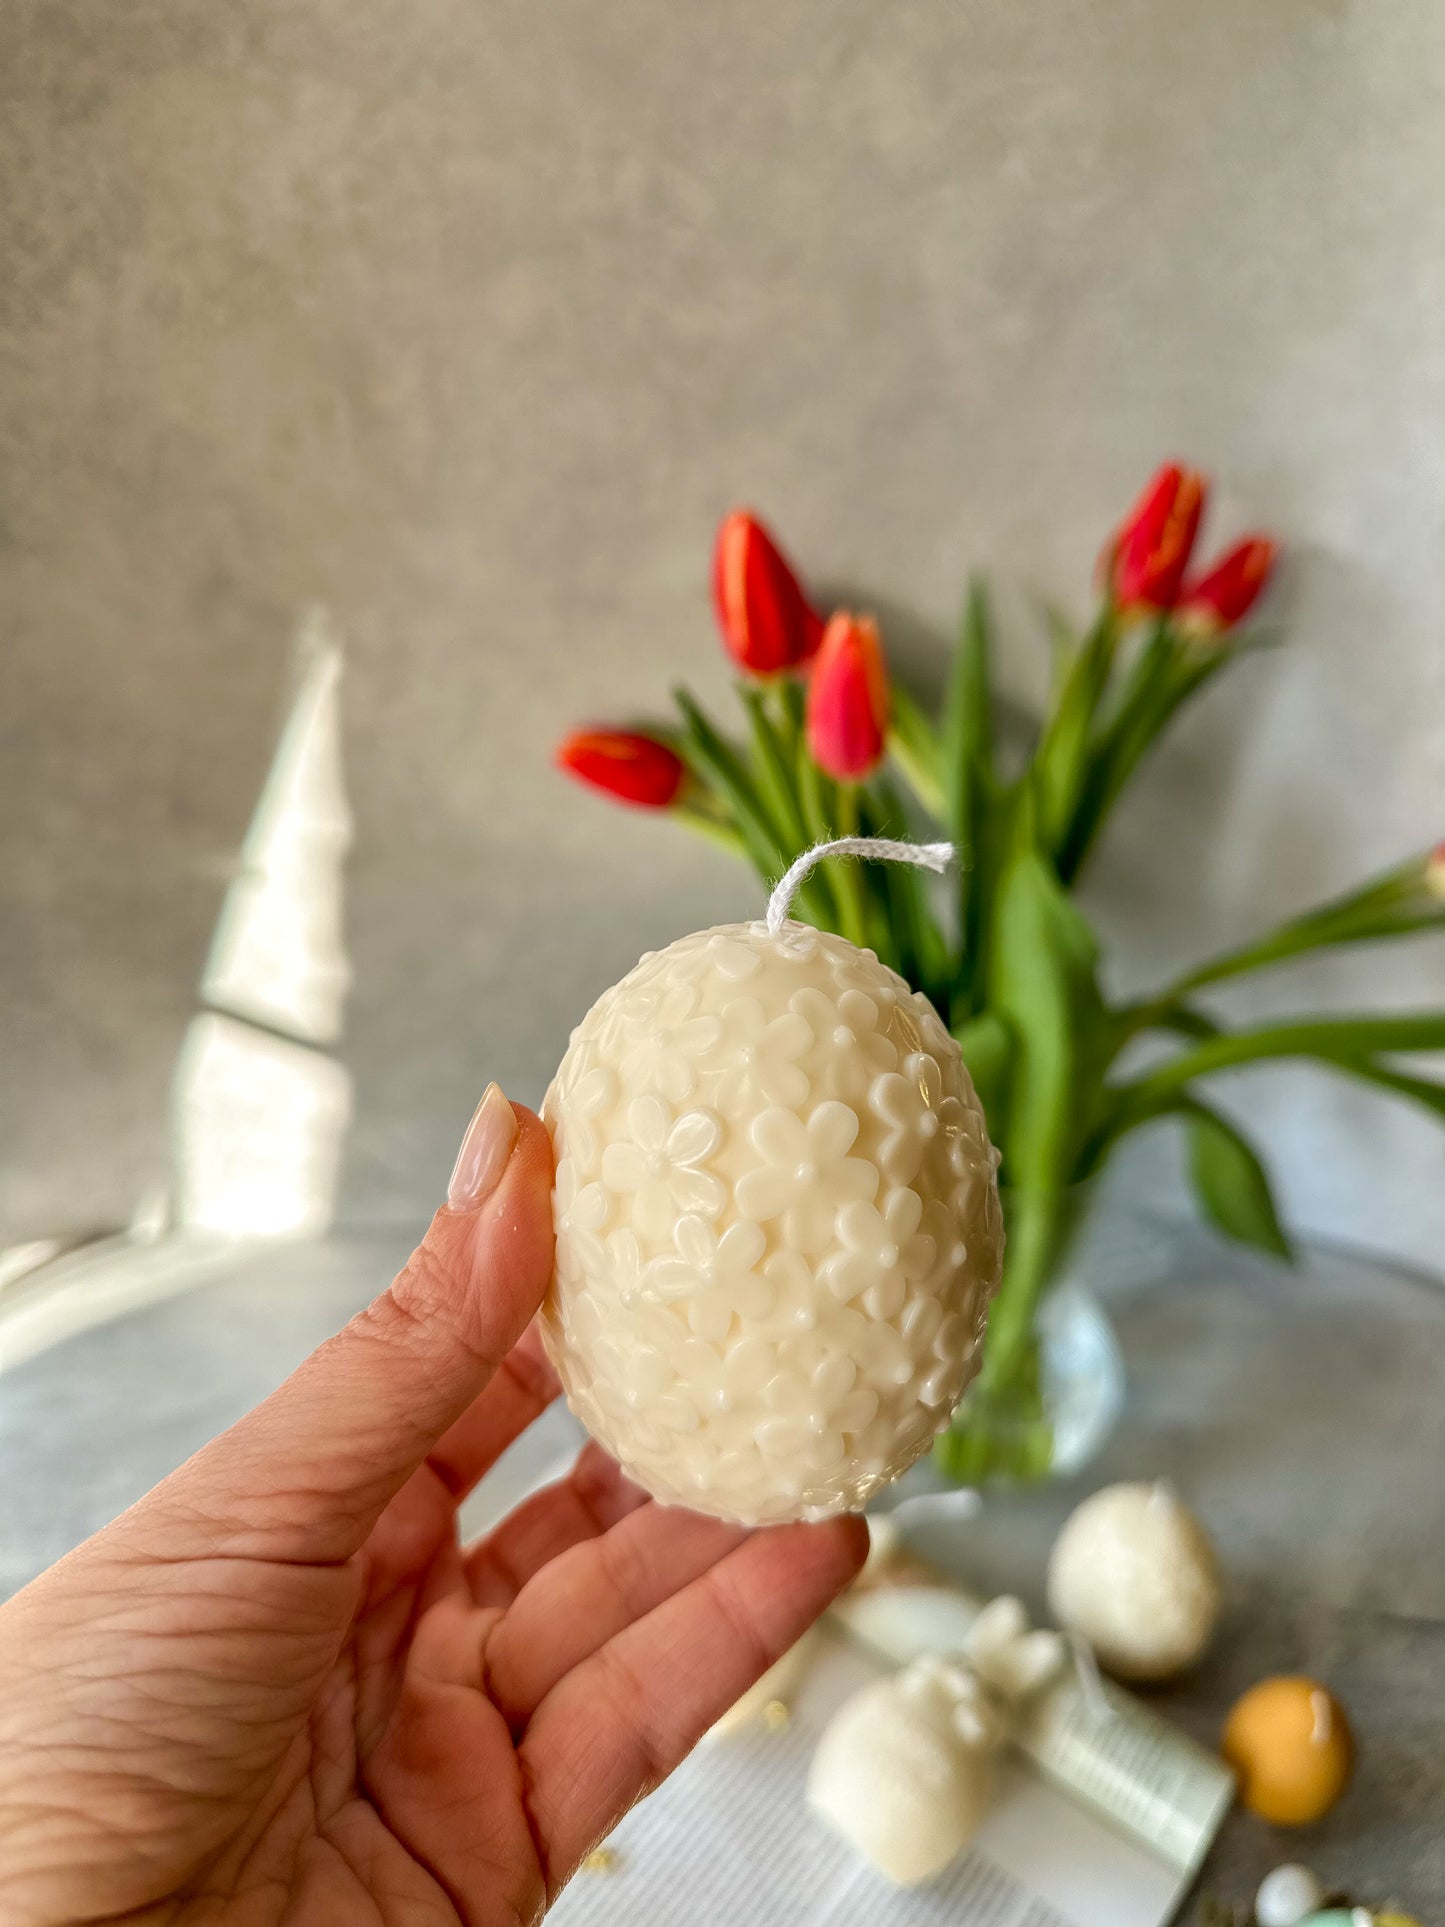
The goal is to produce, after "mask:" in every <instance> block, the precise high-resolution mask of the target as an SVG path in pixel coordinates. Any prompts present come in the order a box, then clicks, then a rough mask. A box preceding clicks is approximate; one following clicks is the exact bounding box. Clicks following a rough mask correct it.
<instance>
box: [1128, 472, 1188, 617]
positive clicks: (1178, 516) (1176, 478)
mask: <svg viewBox="0 0 1445 1927" xmlns="http://www.w3.org/2000/svg"><path fill="white" fill-rule="evenodd" d="M1206 486H1207V485H1206V483H1205V480H1204V477H1203V476H1202V475H1200V474H1199V473H1198V471H1197V470H1195V469H1192V468H1182V467H1181V466H1180V465H1179V464H1178V463H1177V462H1168V463H1166V464H1165V466H1164V467H1163V468H1161V469H1159V470H1158V471H1157V473H1156V474H1155V475H1154V477H1153V479H1152V481H1151V482H1150V483H1149V486H1148V487H1147V488H1146V489H1145V491H1144V493H1143V494H1142V495H1141V496H1140V497H1139V500H1138V501H1137V502H1136V503H1135V504H1134V507H1133V508H1132V509H1131V510H1130V512H1129V514H1128V516H1127V517H1126V518H1125V520H1124V524H1123V527H1122V528H1121V529H1120V530H1119V532H1118V534H1117V535H1116V536H1115V537H1114V539H1113V541H1112V542H1111V543H1110V545H1109V547H1108V549H1107V550H1106V551H1105V554H1104V568H1105V573H1106V575H1107V577H1108V580H1109V582H1110V584H1111V586H1112V588H1113V591H1114V599H1115V601H1116V602H1117V603H1118V605H1119V607H1120V609H1122V610H1125V611H1133V610H1150V609H1152V610H1159V609H1171V608H1173V606H1174V603H1175V601H1176V599H1177V597H1178V594H1179V585H1180V583H1181V582H1182V581H1183V579H1184V571H1185V569H1186V568H1188V566H1189V557H1190V553H1191V551H1192V550H1193V548H1194V538H1195V536H1196V535H1197V534H1198V533H1199V520H1200V517H1201V516H1202V515H1203V513H1204V498H1205V493H1206Z"/></svg>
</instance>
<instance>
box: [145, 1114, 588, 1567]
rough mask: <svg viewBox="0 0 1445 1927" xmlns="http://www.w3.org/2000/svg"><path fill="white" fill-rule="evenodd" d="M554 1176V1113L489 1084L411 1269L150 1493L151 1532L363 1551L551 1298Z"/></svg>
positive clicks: (273, 1549) (204, 1542) (244, 1548)
mask: <svg viewBox="0 0 1445 1927" xmlns="http://www.w3.org/2000/svg"><path fill="white" fill-rule="evenodd" d="M551 1186H552V1147H551V1144H550V1142H549V1140H548V1137H547V1133H546V1131H545V1130H544V1129H543V1126H542V1124H541V1122H540V1121H539V1119H538V1118H536V1117H535V1116H534V1115H533V1113H532V1112H531V1111H529V1110H526V1109H524V1108H523V1107H522V1106H521V1105H515V1106H514V1105H512V1104H509V1103H508V1101H507V1099H506V1098H505V1097H504V1096H503V1094H502V1092H501V1090H500V1088H499V1087H498V1086H497V1085H496V1084H492V1085H490V1086H489V1087H488V1089H487V1092H486V1095H485V1096H484V1097H483V1099H482V1101H481V1103H480V1104H479V1105H478V1107H477V1111H476V1115H475V1116H474V1117H473V1119H472V1122H471V1124H470V1126H469V1127H468V1130H467V1135H466V1137H465V1139H464V1140H463V1143H462V1149H461V1152H460V1154H459V1156H458V1158H457V1168H456V1171H455V1172H454V1173H453V1177H452V1184H451V1191H450V1202H449V1203H447V1204H446V1205H444V1206H443V1207H442V1209H441V1210H440V1211H438V1213H437V1214H436V1217H435V1218H434V1219H433V1220H432V1223H431V1227H430V1229H429V1230H428V1231H427V1234H426V1236H425V1238H424V1239H423V1240H422V1242H421V1244H420V1245H419V1246H418V1247H417V1249H416V1250H415V1251H414V1252H413V1253H412V1255H411V1257H410V1258H409V1259H408V1261H407V1263H406V1265H405V1267H404V1268H403V1269H402V1271H401V1272H400V1273H398V1275H397V1277H396V1278H395V1280H394V1281H393V1282H392V1284H391V1285H389V1286H388V1288H387V1289H386V1290H385V1291H384V1292H383V1293H382V1294H381V1296H380V1297H379V1298H377V1299H375V1300H374V1301H373V1302H372V1303H371V1304H370V1305H368V1306H367V1308H366V1310H365V1311H363V1312H360V1313H358V1314H357V1316H356V1317H355V1318H353V1319H352V1321H351V1323H350V1324H349V1325H347V1326H346V1328H345V1329H344V1330H343V1331H341V1332H338V1334H337V1335H336V1337H335V1338H331V1339H328V1340H327V1342H326V1343H325V1344H324V1345H322V1346H321V1347H320V1349H319V1350H317V1351H314V1352H313V1353H312V1354H311V1356H310V1357H309V1358H307V1359H306V1360H304V1361H303V1363H302V1364H301V1365H299V1366H298V1367H297V1369H296V1370H295V1371H294V1372H293V1373H292V1374H291V1376H290V1378H288V1379H287V1380H286V1382H285V1384H284V1385H282V1386H281V1388H280V1389H279V1390H278V1391H276V1392H274V1393H273V1394H272V1396H271V1397H270V1398H268V1399H266V1400H265V1401H264V1403H262V1404H260V1405H258V1406H257V1407H256V1409H255V1410H254V1411H252V1412H249V1413H248V1414H247V1415H246V1417H245V1418H243V1419H241V1420H240V1421H239V1423H238V1424H236V1425H233V1426H232V1427H231V1429H230V1430H229V1431H228V1432H223V1433H222V1434H221V1435H220V1437H219V1438H217V1439H215V1440H213V1441H212V1443H211V1444H210V1445H208V1446H206V1447H204V1448H203V1449H202V1450H201V1451H200V1452H198V1453H197V1454H196V1456H195V1457H194V1458H193V1459H190V1460H188V1461H187V1463H186V1464H185V1465H183V1466H182V1467H181V1468H180V1470H179V1471H178V1472H176V1473H174V1474H172V1476H171V1477H170V1478H169V1479H167V1480H166V1481H165V1482H164V1484H162V1485H160V1486H158V1487H157V1488H156V1490H155V1492H153V1493H152V1494H151V1495H150V1496H149V1498H148V1499H144V1500H142V1501H141V1502H140V1505H139V1506H138V1507H137V1509H136V1514H135V1515H132V1516H133V1517H134V1518H135V1520H136V1523H137V1524H140V1523H142V1515H144V1526H145V1528H146V1536H147V1537H148V1538H149V1537H151V1535H152V1533H153V1532H154V1530H155V1529H156V1527H157V1526H158V1525H159V1524H160V1522H161V1520H162V1519H164V1521H165V1523H166V1529H167V1545H166V1551H167V1553H168V1554H170V1555H172V1556H176V1555H179V1556H185V1555H186V1554H187V1553H209V1552H216V1551H220V1550H224V1551H226V1552H227V1553H229V1554H231V1555H232V1556H243V1557H254V1558H260V1559H276V1560H292V1561H301V1562H305V1563H308V1564H310V1563H322V1562H331V1561H340V1560H344V1559H347V1558H349V1557H350V1556H351V1554H352V1553H354V1552H355V1551H357V1549H358V1548H359V1547H360V1546H361V1545H362V1544H363V1543H364V1541H365V1539H366V1537H367V1535H368V1533H369V1532H370V1531H371V1529H372V1527H373V1526H374V1525H375V1523H376V1521H377V1519H378V1518H379V1517H380V1515H381V1512H382V1510H383V1509H384V1507H385V1506H386V1504H387V1502H388V1501H389V1500H390V1499H391V1498H392V1497H394V1495H395V1494H396V1493H397V1492H399V1491H400V1489H401V1487H402V1486H403V1485H404V1484H405V1483H406V1481H407V1479H408V1478H409V1477H410V1476H411V1474H412V1473H413V1472H414V1471H415V1470H416V1468H417V1466H418V1465H420V1463H421V1462H422V1460H423V1459H424V1458H425V1457H426V1455H427V1453H428V1452H429V1451H430V1450H431V1448H432V1446H433V1445H435V1443H436V1442H437V1440H438V1439H439V1438H440V1437H441V1435H442V1433H443V1432H445V1431H446V1430H447V1428H448V1427H449V1426H450V1425H451V1424H453V1422H454V1421H455V1420H456V1419H458V1418H459V1417H460V1416H461V1414H462V1413H463V1412H464V1411H465V1410H466V1409H467V1407H468V1406H469V1405H470V1404H471V1403H472V1401H473V1399H475V1398H476V1397H477V1396H478V1395H479V1394H480V1393H481V1392H482V1391H483V1390H484V1389H485V1387H486V1385H487V1383H488V1381H489V1380H490V1378H491V1376H492V1374H493V1373H494V1372H495V1370H496V1368H497V1366H498V1365H499V1364H500V1363H501V1361H502V1360H503V1359H504V1358H505V1357H506V1355H507V1353H508V1352H509V1351H510V1350H511V1348H512V1346H513V1345H514V1344H516V1342H517V1340H518V1339H519V1338H520V1337H521V1335H522V1333H523V1332H524V1331H525V1330H526V1328H527V1325H528V1323H529V1321H530V1320H531V1318H532V1315H533V1313H534V1312H535V1311H536V1309H537V1307H538V1305H539V1304H540V1303H541V1301H542V1296H543V1294H544V1292H545V1291H546V1289H547V1283H548V1280H549V1279H550V1277H551V1273H552V1211H551ZM157 1508H160V1511H159V1516H157V1511H156V1509H157ZM176 1536H179V1537H180V1538H181V1539H182V1540H183V1541H184V1542H185V1543H184V1544H182V1545H176V1544H174V1543H173V1539H174V1537H176Z"/></svg>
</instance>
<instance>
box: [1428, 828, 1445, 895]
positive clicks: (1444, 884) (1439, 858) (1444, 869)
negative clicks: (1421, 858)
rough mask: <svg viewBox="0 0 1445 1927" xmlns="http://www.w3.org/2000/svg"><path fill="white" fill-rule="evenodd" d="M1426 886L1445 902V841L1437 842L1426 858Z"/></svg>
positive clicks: (1432, 893)
mask: <svg viewBox="0 0 1445 1927" xmlns="http://www.w3.org/2000/svg"><path fill="white" fill-rule="evenodd" d="M1425 888H1426V889H1427V890H1428V891H1429V892H1430V894H1431V896H1432V897H1439V899H1440V901H1441V902H1442V903H1445V843H1437V844H1436V845H1435V847H1434V849H1433V850H1432V851H1431V852H1430V854H1429V856H1427V857H1426V859H1425Z"/></svg>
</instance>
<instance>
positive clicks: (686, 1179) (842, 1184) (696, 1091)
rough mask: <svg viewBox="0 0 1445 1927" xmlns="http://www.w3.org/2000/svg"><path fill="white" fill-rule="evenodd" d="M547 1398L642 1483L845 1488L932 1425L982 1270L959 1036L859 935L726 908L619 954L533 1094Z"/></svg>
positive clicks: (978, 1326) (695, 1501)
mask: <svg viewBox="0 0 1445 1927" xmlns="http://www.w3.org/2000/svg"><path fill="white" fill-rule="evenodd" d="M543 1116H544V1118H545V1119H546V1121H547V1123H548V1125H549V1127H550V1129H551V1131H552V1135H553V1142H554V1148H555V1152H556V1159H557V1178H556V1192H555V1218H556V1228H557V1264H556V1274H555V1277H554V1280H553V1284H552V1289H551V1291H550V1293H549V1295H548V1298H547V1301H546V1304H545V1306H544V1308H543V1332H544V1336H545V1339H546V1343H547V1348H548V1351H549V1352H550V1354H551V1356H552V1358H553V1360H554V1362H555V1363H556V1365H557V1368H558V1371H559V1373H560V1375H561V1378H562V1383H563V1386H564V1388H565V1390H566V1393H567V1397H568V1401H569V1403H570V1404H571V1406H572V1409H573V1410H574V1411H575V1412H576V1413H577V1415H578V1416H579V1417H580V1418H581V1420H582V1421H583V1423H584V1424H585V1425H586V1426H587V1428H588V1430H589V1431H590V1432H591V1433H592V1435H593V1436H594V1437H595V1438H596V1439H598V1440H599V1441H600V1443H601V1444H603V1445H604V1446H605V1447H606V1448H607V1449H608V1450H609V1451H610V1452H611V1453H612V1454H613V1455H614V1456H615V1457H616V1458H617V1459H618V1461H619V1462H620V1463H621V1465H622V1466H623V1467H624V1468H625V1470H626V1471H627V1472H628V1473H629V1474H630V1475H631V1476H632V1477H633V1478H635V1479H636V1480H638V1481H639V1483H641V1484H642V1485H644V1486H645V1487H646V1488H647V1489H648V1490H649V1491H650V1492H652V1493H653V1494H655V1496H657V1497H658V1498H660V1499H664V1500H669V1501H673V1502H676V1503H679V1504H684V1505H689V1506H692V1507H694V1508H696V1509H698V1510H701V1511H705V1512H711V1513H715V1514H717V1515H718V1516H719V1517H722V1518H727V1519H736V1520H739V1521H742V1522H744V1523H748V1524H756V1523H762V1522H769V1521H775V1520H783V1519H794V1518H820V1517H823V1516H825V1515H827V1514H829V1513H832V1512H838V1511H842V1510H845V1509H849V1508H855V1507H858V1506H861V1505H862V1504H863V1503H864V1502H865V1501H866V1500H867V1499H868V1498H869V1496H870V1495H871V1494H872V1493H874V1492H876V1491H877V1490H878V1489H879V1487H880V1486H882V1485H884V1484H886V1483H887V1482H888V1481H889V1480H890V1479H892V1478H895V1477H896V1476H897V1475H898V1474H899V1473H900V1472H901V1471H903V1470H904V1469H905V1467H906V1466H908V1465H909V1464H911V1463H912V1461H913V1460H914V1459H916V1458H917V1457H918V1456H919V1455H920V1454H921V1453H922V1452H923V1451H924V1450H925V1449H926V1447H927V1445H928V1443H929V1441H930V1439H931V1438H932V1436H933V1434H934V1433H935V1432H937V1431H939V1430H941V1429H942V1428H943V1427H944V1426H946V1425H947V1423H948V1420H949V1417H950V1415H951V1414H952V1412H953V1409H954V1406H955V1405H956V1404H957V1402H958V1399H959V1397H960V1396H961V1394H962V1392H963V1389H964V1387H965V1385H966V1384H967V1383H968V1381H969V1379H970V1378H971V1377H972V1375H973V1373H974V1371H975V1370H976V1369H977V1362H978V1361H977V1354H978V1347H979V1342H980V1339H981V1337H982V1333H983V1323H984V1318H985V1314H986V1312H987V1308H988V1301H989V1298H990V1297H991V1295H992V1293H993V1291H994V1289H995V1288H996V1286H997V1282H998V1273H999V1266H1000V1262H1001V1257H1002V1243H1003V1239H1002V1224H1001V1218H1000V1212H999V1202H998V1191H997V1186H996V1184H995V1180H994V1166H995V1163H996V1159H995V1156H994V1153H993V1151H992V1149H991V1147H990V1145H989V1142H988V1138H987V1135H986V1132H985V1129H984V1121H983V1114H982V1111H981V1110H980V1107H979V1104H978V1100H977V1098H976V1097H975V1095H974V1091H973V1086H972V1084H971V1082H970V1080H969V1076H968V1073H967V1071H966V1070H965V1068H964V1066H963V1062H962V1060H961V1058H960V1056H959V1052H958V1047H957V1045H956V1044H955V1043H954V1041H953V1039H952V1038H951V1037H950V1036H949V1034H948V1032H947V1030H946V1029H945V1028H944V1026H943V1024H942V1023H941V1021H940V1020H939V1018H938V1016H937V1014H936V1013H935V1011H934V1010H933V1007H932V1005H931V1004H929V1002H928V1001H927V999H926V998H924V997H922V996H920V995H918V994H916V993H915V992H913V991H912V990H911V989H910V988H909V986H908V985H907V984H906V983H905V982H904V981H903V979H902V978H900V977H899V976H898V975H897V974H896V973H895V972H894V971H892V970H890V969H888V968H887V967H886V966H885V965H883V964H881V963H880V962H879V961H878V959H877V958H876V957H875V956H874V955H873V953H872V952H871V951H865V950H859V949H858V948H856V947H855V946H854V945H853V944H851V943H849V942H847V941H846V940H845V939H843V938H841V937H837V936H833V935H830V934H827V933H825V932H820V931H816V930H812V929H808V928H806V927H804V926H803V925H800V924H796V923H782V921H781V918H780V917H778V918H776V919H774V918H771V917H770V921H769V923H752V924H732V925H727V926H725V927H723V928H720V929H717V930H711V931H704V932H701V933H699V934H697V935H694V936H689V937H684V938H682V939H681V940H680V941H679V942H677V943H674V944H672V945H670V946H669V948H668V949H666V950H664V951H661V952H656V953H653V954H650V955H648V956H646V957H644V958H643V959H642V961H641V962H640V963H639V964H638V965H637V967H636V968H635V969H634V970H632V971H631V972H630V973H629V974H628V975H627V976H626V977H625V978H624V979H623V980H622V982H621V983H620V984H618V985H616V986H615V987H614V988H613V989H612V990H609V991H608V992H607V993H606V994H605V995H604V996H603V997H601V998H600V999H599V1000H598V1002H597V1003H596V1004H595V1005H594V1006H593V1008H592V1009H591V1011H589V1013H588V1014H587V1016H586V1017H585V1018H584V1020H583V1022H582V1023H581V1025H580V1026H579V1027H578V1029H577V1030H576V1031H575V1032H574V1033H573V1036H572V1041H571V1044H570V1046H569V1048H568V1051H567V1054H566V1056H565V1057H564V1059H563V1061H562V1064H561V1067H560V1068H559V1070H558V1072H557V1076H556V1078H555V1079H554V1081H553V1083H552V1087H551V1089H550V1090H549V1091H548V1093H547V1097H546V1100H545V1103H544V1105H543Z"/></svg>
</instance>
